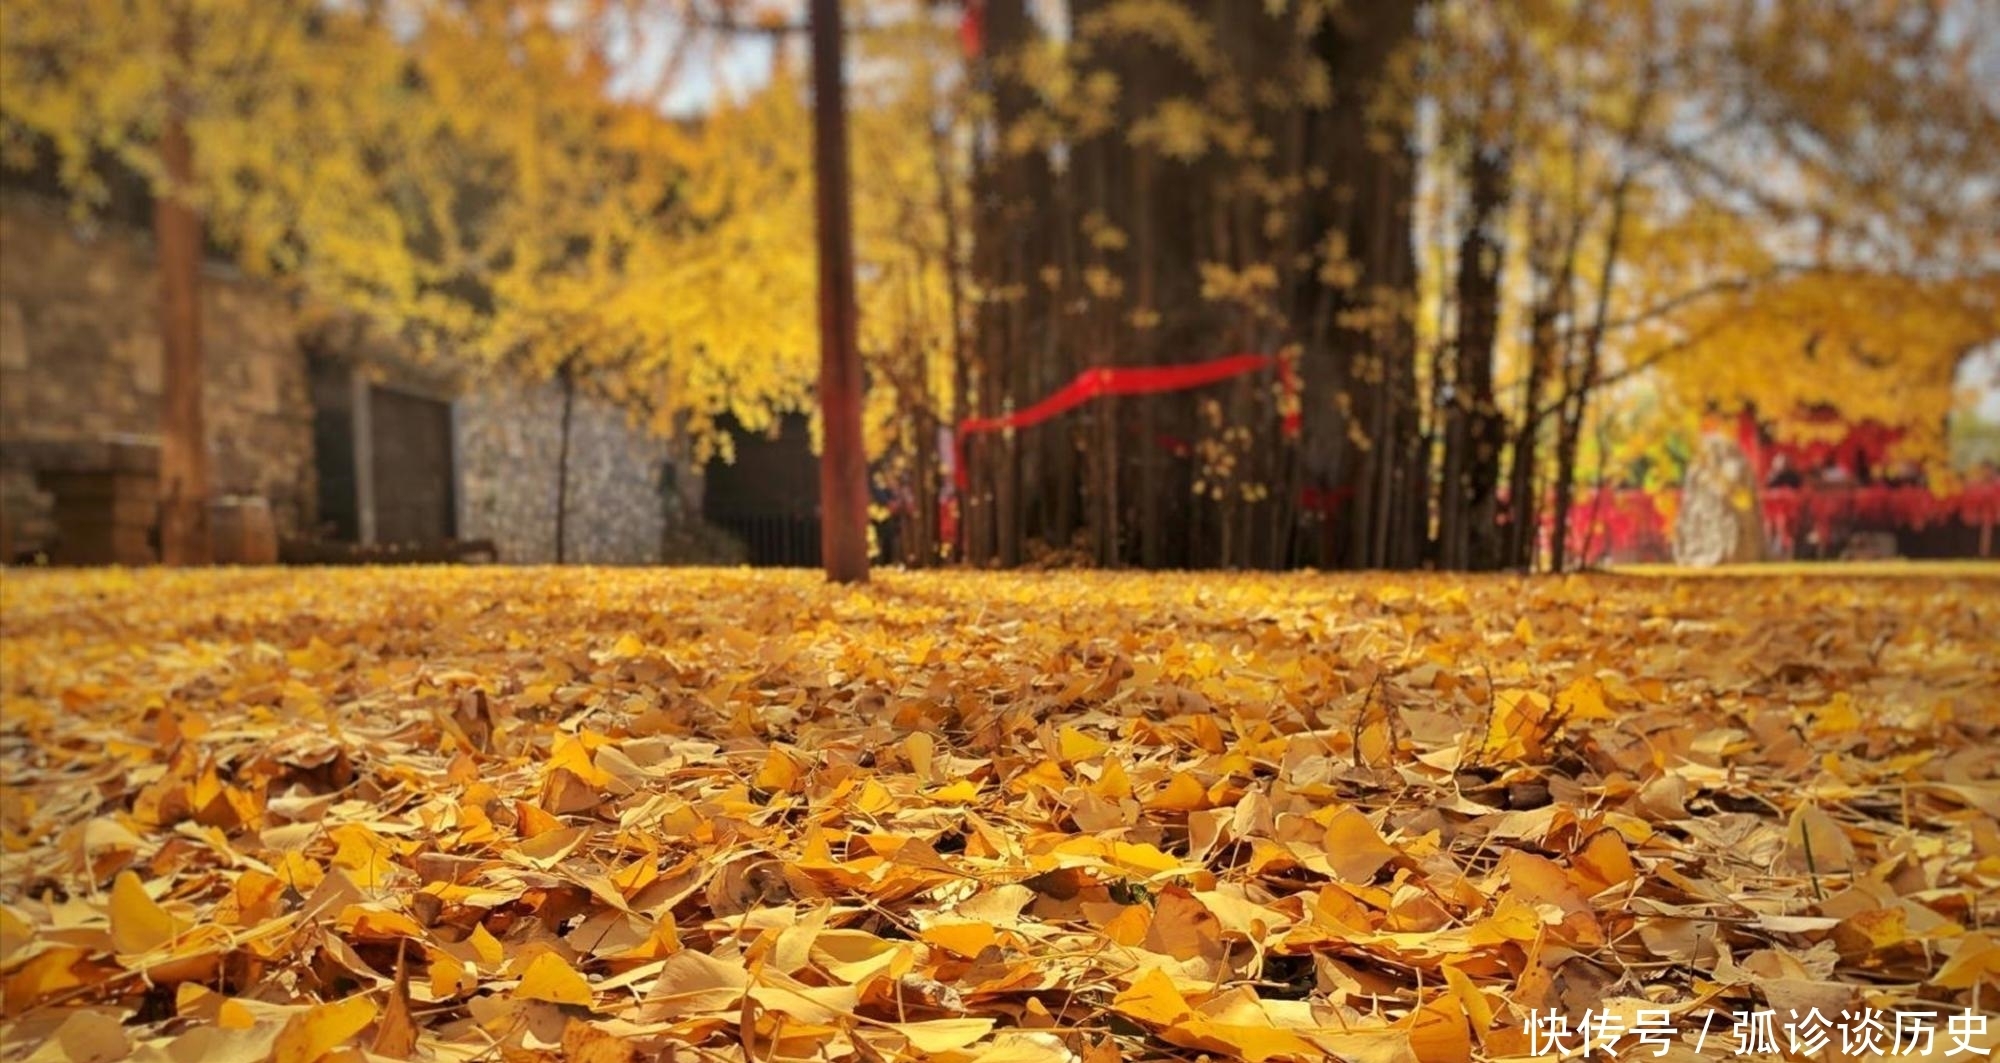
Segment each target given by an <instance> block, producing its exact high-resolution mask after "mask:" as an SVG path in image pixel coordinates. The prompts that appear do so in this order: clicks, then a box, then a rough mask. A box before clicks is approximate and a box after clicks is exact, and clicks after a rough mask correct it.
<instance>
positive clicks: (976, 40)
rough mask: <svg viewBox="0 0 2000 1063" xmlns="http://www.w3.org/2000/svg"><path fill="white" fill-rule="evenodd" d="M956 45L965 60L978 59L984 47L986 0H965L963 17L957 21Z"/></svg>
mask: <svg viewBox="0 0 2000 1063" xmlns="http://www.w3.org/2000/svg"><path fill="white" fill-rule="evenodd" d="M958 44H959V47H961V48H963V49H965V57H966V58H967V59H976V58H978V57H979V52H980V49H982V48H984V47H985V46H986V0H966V2H965V15H964V17H962V18H960V19H959V20H958Z"/></svg>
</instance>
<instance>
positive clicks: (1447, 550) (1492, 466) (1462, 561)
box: [1438, 144, 1509, 569]
mask: <svg viewBox="0 0 2000 1063" xmlns="http://www.w3.org/2000/svg"><path fill="white" fill-rule="evenodd" d="M1508 164H1509V160H1508V157H1507V153H1506V151H1505V150H1504V149H1502V148H1499V147H1496V146H1490V145H1483V144H1482V145H1477V146H1475V147H1474V148H1473V150H1472V151H1471V152H1470V157H1469V158H1468V159H1467V160H1466V176H1467V188H1466V199H1467V214H1466V220H1465V233H1464V236H1463V238H1462V240H1461V241H1460V243H1459V250H1458V286H1457V289H1458V290H1457V299H1456V304H1457V305H1456V309H1457V312H1458V328H1457V337H1456V341H1455V343H1454V345H1453V352H1454V354H1455V358H1454V359H1453V367H1452V393H1451V402H1450V403H1449V405H1448V406H1447V408H1446V410H1445V456H1444V483H1443V484H1442V485H1441V486H1440V489H1439V495H1438V497H1439V502H1440V505H1439V513H1438V533H1439V538H1440V539H1441V540H1442V542H1441V543H1440V550H1439V557H1438V561H1439V564H1440V565H1442V566H1443V567H1445V568H1450V569H1466V568H1490V567H1492V566H1494V565H1495V564H1497V563H1498V561H1499V548H1498V544H1497V543H1496V542H1495V541H1494V537H1495V525H1494V519H1493V518H1494V491H1495V489H1496V488H1497V486H1498V484H1499V479H1500V431H1501V428H1500V414H1499V407H1498V405H1497V404H1496V402H1495V401H1494V394H1493V350H1494V346H1495V344H1496V342H1497V341H1498V339H1499V320H1500V269H1501V261H1502V259H1503V258H1504V257H1505V255H1504V246H1503V244H1502V240H1501V232H1500V227H1501V224H1502V222H1503V219H1504V215H1505V210H1506V205H1507V171H1508Z"/></svg>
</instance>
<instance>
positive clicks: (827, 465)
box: [812, 0, 868, 583]
mask: <svg viewBox="0 0 2000 1063" xmlns="http://www.w3.org/2000/svg"><path fill="white" fill-rule="evenodd" d="M812 41H813V167H814V171H815V174H816V176H817V181H816V182H815V186H814V192H815V193H816V197H817V203H818V218H819V343H820V354H819V404H820V426H821V432H822V435H823V439H824V446H825V450H824V451H823V453H822V454H821V455H820V464H819V470H820V471H819V498H820V555H821V557H820V560H821V562H822V564H823V565H824V566H825V568H826V578H827V579H829V580H831V581H833V582H835V583H865V582H867V581H868V461H867V455H866V453H865V452H864V450H863V449H862V440H861V386H862V385H861V356H860V352H859V350H858V343H857V339H856V321H855V303H854V228H853V218H852V215H851V213H850V210H849V207H850V199H851V197H850V195H849V188H848V170H847V104H846V100H845V98H844V96H843V91H844V90H843V71H842V69H841V67H842V60H841V51H842V43H843V42H842V40H841V20H840V0H813V5H812Z"/></svg>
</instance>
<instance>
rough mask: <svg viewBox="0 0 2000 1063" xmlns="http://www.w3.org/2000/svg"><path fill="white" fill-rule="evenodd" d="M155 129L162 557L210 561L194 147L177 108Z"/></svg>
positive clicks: (188, 561)
mask: <svg viewBox="0 0 2000 1063" xmlns="http://www.w3.org/2000/svg"><path fill="white" fill-rule="evenodd" d="M168 108H169V110H168V115H167V119H166V124H165V127H164V128H163V129H161V131H160V162H161V165H162V166H163V167H164V168H165V170H166V177H167V183H166V186H165V187H163V188H160V189H158V190H157V191H156V192H155V194H154V197H153V235H154V240H155V242H156V243H157V244H158V250H159V256H160V351H161V359H162V362H163V367H162V372H161V380H162V387H163V392H164V394H163V395H162V401H161V409H160V559H161V560H162V561H164V562H166V563H167V564H169V565H204V564H207V563H208V562H209V558H210V543H209V528H208V432H207V428H206V426H205V425H204V423H203V417H202V408H201V407H202V394H201V392H202V364H201V363H202V357H201V258H202V246H201V242H202V241H201V216H200V215H199V214H197V213H195V208H194V204H193V203H191V202H190V201H189V199H188V197H189V196H190V195H191V194H192V190H193V184H194V148H193V145H192V144H191V143H190V142H189V140H188V133H187V124H186V122H185V119H184V118H183V116H182V114H181V113H180V110H179V108H178V106H177V105H176V104H175V103H174V102H171V101H170V102H169V104H168Z"/></svg>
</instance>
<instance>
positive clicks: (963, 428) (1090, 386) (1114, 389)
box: [952, 354, 1299, 490]
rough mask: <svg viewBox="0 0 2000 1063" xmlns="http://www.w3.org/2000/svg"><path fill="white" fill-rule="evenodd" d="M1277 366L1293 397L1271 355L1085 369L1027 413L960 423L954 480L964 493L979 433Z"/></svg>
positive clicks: (1282, 369) (1293, 418)
mask: <svg viewBox="0 0 2000 1063" xmlns="http://www.w3.org/2000/svg"><path fill="white" fill-rule="evenodd" d="M1273 365H1275V366H1277V367H1278V383H1279V385H1280V386H1281V387H1283V388H1284V390H1285V394H1286V396H1288V397H1289V398H1296V396H1297V395H1298V390H1299V389H1298V380H1297V379H1296V377H1295V376H1294V375H1293V373H1292V367H1291V364H1290V363H1288V362H1286V361H1285V360H1284V359H1283V358H1281V357H1279V356H1277V355H1275V354H1232V355H1230V356H1229V357H1227V358H1217V359H1215V360H1214V361H1210V362H1197V363H1195V364H1193V365H1146V366H1127V367H1124V368H1113V367H1110V366H1102V367H1099V368H1096V369H1086V370H1084V371H1083V372H1081V373H1078V374H1077V375H1076V379H1074V380H1071V381H1070V382H1069V383H1067V384H1064V385H1063V386H1062V387H1061V388H1058V389H1057V390H1056V391H1055V392H1054V393H1052V394H1050V395H1049V396H1048V397H1047V398H1044V399H1043V400H1042V401H1040V402H1037V403H1035V404H1034V405H1033V406H1030V407H1028V408H1027V409H1025V410H1015V411H1014V412H1013V413H1009V414H1003V415H1001V416H998V417H968V418H966V419H965V420H963V421H960V422H959V423H958V436H957V438H956V439H955V440H954V443H953V445H954V446H955V447H956V448H957V450H958V453H957V455H956V456H955V457H956V459H957V460H956V461H955V463H954V468H953V475H952V479H953V480H954V481H955V482H956V483H957V484H958V486H959V488H960V489H961V490H963V489H964V488H965V486H966V482H967V478H968V475H969V474H968V473H967V471H966V468H965V437H967V436H970V435H974V434H977V433H979V432H998V431H1002V430H1004V429H1008V428H1027V427H1029V426H1031V425H1038V424H1041V423H1042V422H1043V421H1046V420H1049V419H1050V418H1052V417H1056V416H1059V415H1061V414H1064V413H1068V412H1069V411H1071V410H1073V409H1075V408H1077V407H1078V406H1081V405H1083V404H1084V403H1086V402H1089V401H1090V400H1091V399H1094V398H1097V397H1098V396H1100V395H1151V394H1155V393H1157V392H1162V391H1186V390H1188V389H1190V388H1198V387H1205V386H1207V385H1209V384H1214V383H1217V382H1220V381H1223V380H1228V379H1229V378H1231V377H1237V376H1242V375H1243V374H1245V373H1254V372H1257V371H1258V370H1260V369H1265V368H1269V367H1270V366H1273ZM1287 405H1288V406H1289V407H1290V409H1288V410H1287V411H1286V412H1285V416H1284V431H1285V435H1286V437H1287V438H1290V437H1294V436H1297V435H1298V434H1299V413H1298V409H1297V406H1298V403H1297V402H1295V401H1293V402H1289V403H1288V404H1287Z"/></svg>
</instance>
